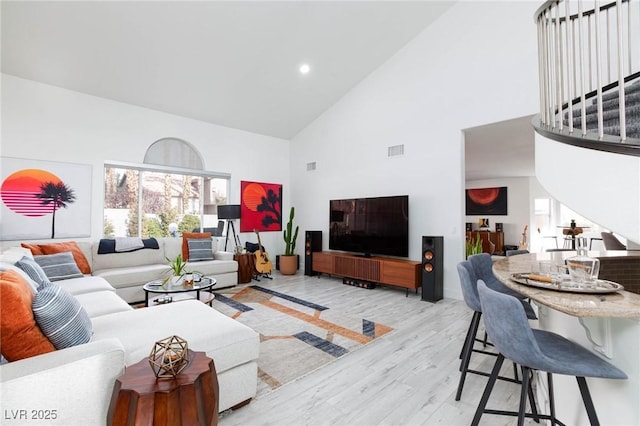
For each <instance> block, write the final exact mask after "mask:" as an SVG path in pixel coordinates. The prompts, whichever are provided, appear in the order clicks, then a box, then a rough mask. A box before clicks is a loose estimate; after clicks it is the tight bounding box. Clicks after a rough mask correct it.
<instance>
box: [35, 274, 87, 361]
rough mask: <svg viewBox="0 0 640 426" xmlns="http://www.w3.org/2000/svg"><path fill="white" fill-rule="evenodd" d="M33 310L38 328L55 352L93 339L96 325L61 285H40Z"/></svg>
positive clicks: (76, 300)
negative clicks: (94, 325) (93, 324)
mask: <svg viewBox="0 0 640 426" xmlns="http://www.w3.org/2000/svg"><path fill="white" fill-rule="evenodd" d="M31 307H32V309H33V316H34V317H35V319H36V323H37V324H38V327H40V330H42V333H43V334H44V335H45V336H47V339H49V341H50V342H51V343H52V344H53V346H55V348H56V349H63V348H68V347H70V346H76V345H80V344H82V343H87V342H89V341H90V340H91V335H92V334H93V326H92V324H91V319H89V315H88V314H87V311H85V309H84V308H83V307H82V305H81V304H80V302H79V301H78V299H76V298H75V297H73V296H72V295H71V294H70V293H69V292H67V291H66V290H65V289H63V288H62V287H60V286H59V285H58V284H54V283H46V284H43V285H41V286H40V288H39V290H38V293H37V294H36V295H35V296H34V298H33V303H32V304H31Z"/></svg>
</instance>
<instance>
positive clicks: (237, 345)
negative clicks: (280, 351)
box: [92, 300, 260, 374]
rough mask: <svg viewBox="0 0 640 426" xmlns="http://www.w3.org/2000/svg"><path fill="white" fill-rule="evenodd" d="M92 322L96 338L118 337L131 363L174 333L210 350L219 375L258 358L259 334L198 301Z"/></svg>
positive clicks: (191, 346)
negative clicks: (156, 343)
mask: <svg viewBox="0 0 640 426" xmlns="http://www.w3.org/2000/svg"><path fill="white" fill-rule="evenodd" d="M92 322H93V331H94V336H93V339H94V340H99V339H107V338H112V337H116V338H118V340H120V342H122V345H123V346H124V348H125V354H126V360H125V362H126V364H127V365H131V364H134V363H136V362H138V361H140V360H141V359H143V358H145V357H148V356H149V352H150V351H151V348H152V347H153V345H154V343H155V342H157V341H158V340H160V339H164V338H165V337H169V336H172V335H177V336H180V337H182V338H183V339H185V340H186V341H187V343H188V345H189V349H192V350H194V351H203V352H206V353H207V355H208V356H210V357H211V358H212V359H213V360H214V361H215V364H216V371H217V373H218V374H220V373H222V372H224V371H226V370H228V369H230V368H233V367H236V366H238V365H241V364H244V363H246V362H250V361H253V360H256V359H257V358H258V353H259V344H260V342H259V336H258V333H256V332H255V331H254V330H252V329H251V328H249V327H247V326H245V325H244V324H241V323H239V322H238V321H235V320H233V319H231V318H229V317H227V316H226V315H224V314H222V313H220V312H218V311H216V310H215V309H212V308H210V307H209V306H207V305H205V304H204V303H201V302H198V301H195V300H186V301H183V302H175V303H169V304H166V305H160V306H153V307H150V308H143V309H135V310H133V311H129V312H119V313H117V314H111V315H104V316H100V317H97V318H93V319H92Z"/></svg>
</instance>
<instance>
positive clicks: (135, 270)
mask: <svg viewBox="0 0 640 426" xmlns="http://www.w3.org/2000/svg"><path fill="white" fill-rule="evenodd" d="M135 253H137V252H135ZM119 256H126V255H125V254H124V253H122V254H119ZM168 270H169V268H168V267H167V265H166V264H165V263H162V264H155V265H140V266H129V267H121V268H114V269H100V270H94V271H93V275H94V276H97V277H102V278H104V279H105V280H107V281H108V282H109V284H111V285H112V286H113V287H115V288H116V289H118V288H121V287H131V283H137V285H138V286H139V287H142V285H143V284H146V283H147V282H149V281H153V280H157V279H160V278H163V277H165V276H166V272H167V271H168Z"/></svg>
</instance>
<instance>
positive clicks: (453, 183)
mask: <svg viewBox="0 0 640 426" xmlns="http://www.w3.org/2000/svg"><path fill="white" fill-rule="evenodd" d="M539 3H540V2H539V1H538V2H461V3H457V4H456V5H455V6H453V7H452V8H451V9H449V10H448V11H447V13H446V14H445V15H443V16H442V17H441V18H440V19H439V20H438V21H436V22H435V23H434V24H432V25H431V26H430V27H429V28H427V29H425V31H423V32H422V33H421V34H420V35H419V36H418V37H417V38H416V39H414V40H412V41H411V42H410V43H409V44H408V45H407V46H405V48H404V49H402V50H401V51H400V52H398V53H397V54H396V55H395V56H394V57H393V58H391V59H390V60H389V61H388V62H387V63H385V64H384V65H383V66H381V67H380V68H379V69H378V70H376V71H375V72H374V73H372V74H371V75H370V76H369V77H367V78H366V79H365V80H363V81H362V82H361V83H360V84H359V85H358V86H356V87H355V88H354V89H352V90H351V91H350V92H349V93H348V94H347V95H346V96H345V97H344V98H342V99H341V100H340V101H339V102H337V103H336V104H335V105H334V106H333V107H332V108H330V109H329V110H327V111H326V112H325V113H324V114H323V115H322V116H321V117H320V118H318V119H317V120H316V121H315V122H314V123H312V124H311V125H310V126H308V127H307V128H305V129H304V130H303V131H302V132H300V133H299V134H298V135H297V136H296V137H295V138H294V140H293V144H292V148H291V182H292V185H293V199H294V200H295V204H296V214H297V216H298V220H299V222H300V224H301V228H302V229H303V230H307V229H313V230H322V231H323V240H324V246H323V248H324V249H325V250H326V249H327V248H328V244H327V229H328V222H329V219H328V218H329V212H328V209H329V207H328V206H329V200H330V199H332V198H341V197H351V196H358V197H362V196H375V195H393V194H409V209H410V233H411V235H412V238H411V242H410V247H409V251H410V258H411V259H415V260H419V259H421V236H422V235H443V236H444V237H445V245H444V251H445V259H444V262H445V271H444V276H445V291H444V292H445V296H446V297H460V285H459V281H458V277H457V273H456V270H455V265H456V264H457V262H459V261H460V260H462V258H463V256H464V222H465V220H464V187H465V185H464V170H463V168H464V161H463V149H462V129H466V128H469V127H473V126H478V125H481V124H485V123H493V122H497V121H502V120H506V119H511V118H515V117H522V116H525V115H528V114H533V113H535V112H536V111H537V109H538V106H537V104H538V84H537V70H538V65H537V45H536V43H537V42H536V28H535V25H534V24H533V13H534V12H535V10H536V8H537V7H538V6H539ZM397 144H404V148H405V155H404V156H403V157H400V158H391V159H389V158H387V147H388V146H393V145H397ZM312 161H315V162H316V165H317V169H316V170H315V171H311V172H307V171H306V167H305V165H306V163H308V162H312Z"/></svg>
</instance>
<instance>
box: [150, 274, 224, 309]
mask: <svg viewBox="0 0 640 426" xmlns="http://www.w3.org/2000/svg"><path fill="white" fill-rule="evenodd" d="M216 283H217V282H216V279H215V278H211V277H202V278H201V279H200V281H196V282H194V283H193V286H190V287H185V286H184V285H183V284H179V285H174V284H171V283H166V284H165V285H164V286H163V285H162V280H154V281H151V282H148V283H146V284H145V285H144V286H142V289H143V290H144V306H149V293H155V294H162V295H163V297H158V298H156V299H154V301H155V302H156V304H157V305H159V304H163V303H171V302H177V301H179V300H187V299H192V298H193V297H190V296H189V295H188V294H187V293H191V292H195V293H196V295H195V299H196V300H200V301H201V302H202V303H206V304H208V305H209V306H211V302H213V299H215V297H216V296H215V294H213V293H212V291H211V289H212V287H213V286H215V285H216ZM202 290H206V294H203V295H202V297H201V295H200V292H201V291H202ZM173 295H176V296H173Z"/></svg>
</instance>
